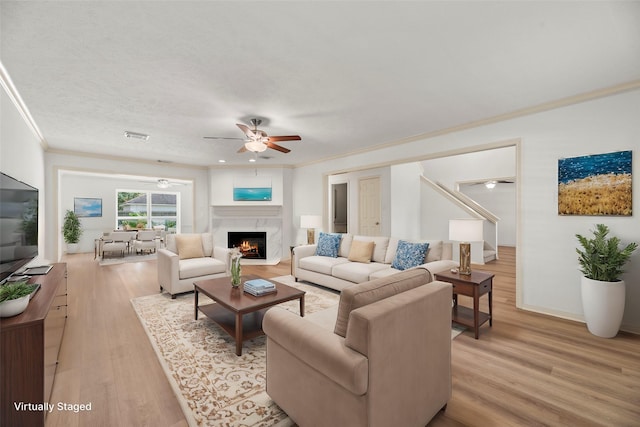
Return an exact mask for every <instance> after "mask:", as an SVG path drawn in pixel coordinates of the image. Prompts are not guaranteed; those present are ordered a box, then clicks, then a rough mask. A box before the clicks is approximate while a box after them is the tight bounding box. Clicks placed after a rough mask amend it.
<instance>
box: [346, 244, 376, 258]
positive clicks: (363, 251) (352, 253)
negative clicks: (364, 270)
mask: <svg viewBox="0 0 640 427" xmlns="http://www.w3.org/2000/svg"><path fill="white" fill-rule="evenodd" d="M374 246H375V244H374V243H373V242H362V241H360V240H354V242H353V243H352V244H351V249H350V250H349V257H348V259H349V261H353V262H365V263H370V262H371V257H372V256H373V248H374Z"/></svg>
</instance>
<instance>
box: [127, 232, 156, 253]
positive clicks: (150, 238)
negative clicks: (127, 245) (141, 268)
mask: <svg viewBox="0 0 640 427" xmlns="http://www.w3.org/2000/svg"><path fill="white" fill-rule="evenodd" d="M156 247H157V243H156V232H155V231H154V230H140V231H138V235H137V236H136V240H134V241H133V248H134V249H135V251H136V254H137V253H144V252H147V251H148V252H155V251H156Z"/></svg>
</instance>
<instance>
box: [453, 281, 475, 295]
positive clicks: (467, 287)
mask: <svg viewBox="0 0 640 427" xmlns="http://www.w3.org/2000/svg"><path fill="white" fill-rule="evenodd" d="M453 293H454V294H460V295H469V296H473V284H472V283H460V282H454V283H453Z"/></svg>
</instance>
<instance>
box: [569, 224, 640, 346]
mask: <svg viewBox="0 0 640 427" xmlns="http://www.w3.org/2000/svg"><path fill="white" fill-rule="evenodd" d="M592 232H593V238H590V239H589V238H586V237H584V236H581V235H580V234H576V237H577V238H578V241H579V242H580V245H581V246H582V249H580V248H576V252H577V253H578V261H579V263H580V271H581V272H582V274H583V277H582V279H581V291H582V308H583V311H584V318H585V321H586V322H587V328H588V329H589V332H591V333H592V334H594V335H596V336H599V337H603V338H611V337H614V336H616V334H617V333H618V330H619V329H620V325H621V324H622V317H623V315H624V301H625V286H626V285H625V282H624V280H622V279H621V278H620V276H621V275H622V273H623V272H624V270H623V267H624V265H625V264H626V263H627V262H628V261H629V258H630V257H631V254H632V253H633V252H634V251H635V250H636V248H637V247H638V244H637V243H629V244H628V245H627V246H625V247H624V248H620V239H619V238H617V237H610V238H607V235H608V234H609V227H607V226H606V225H604V224H597V225H596V229H595V230H593V231H592Z"/></svg>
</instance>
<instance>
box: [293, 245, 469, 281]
mask: <svg viewBox="0 0 640 427" xmlns="http://www.w3.org/2000/svg"><path fill="white" fill-rule="evenodd" d="M354 240H355V241H360V242H373V243H374V248H373V254H372V257H371V261H370V262H357V261H350V260H349V254H350V251H351V247H352V244H353V241H354ZM400 240H404V239H398V238H395V237H383V236H379V237H373V236H357V235H356V236H354V235H352V234H348V233H347V234H342V238H341V240H340V248H339V251H338V256H337V257H335V258H333V257H330V256H320V255H316V250H317V244H315V245H302V246H296V247H295V248H294V249H293V258H292V260H291V263H292V265H293V276H294V277H295V279H296V281H298V280H306V281H308V282H312V283H316V284H318V285H322V286H326V287H328V288H331V289H335V290H338V291H341V290H342V289H343V288H344V287H346V286H349V285H352V284H354V283H363V282H366V281H369V280H373V279H379V278H382V277H386V276H389V275H392V274H395V273H398V272H400V271H401V270H398V269H395V268H393V267H392V263H393V261H394V259H395V256H396V250H397V248H398V242H399V241H400ZM420 242H421V243H429V248H428V250H427V254H426V257H425V260H424V263H423V264H421V265H419V266H420V267H422V268H424V269H426V270H427V271H428V272H429V273H431V275H433V274H435V273H438V272H441V271H445V270H450V269H452V268H457V267H458V263H457V262H455V261H453V260H452V250H453V249H452V244H451V243H448V242H443V241H442V240H422V241H420ZM431 279H433V278H431Z"/></svg>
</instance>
